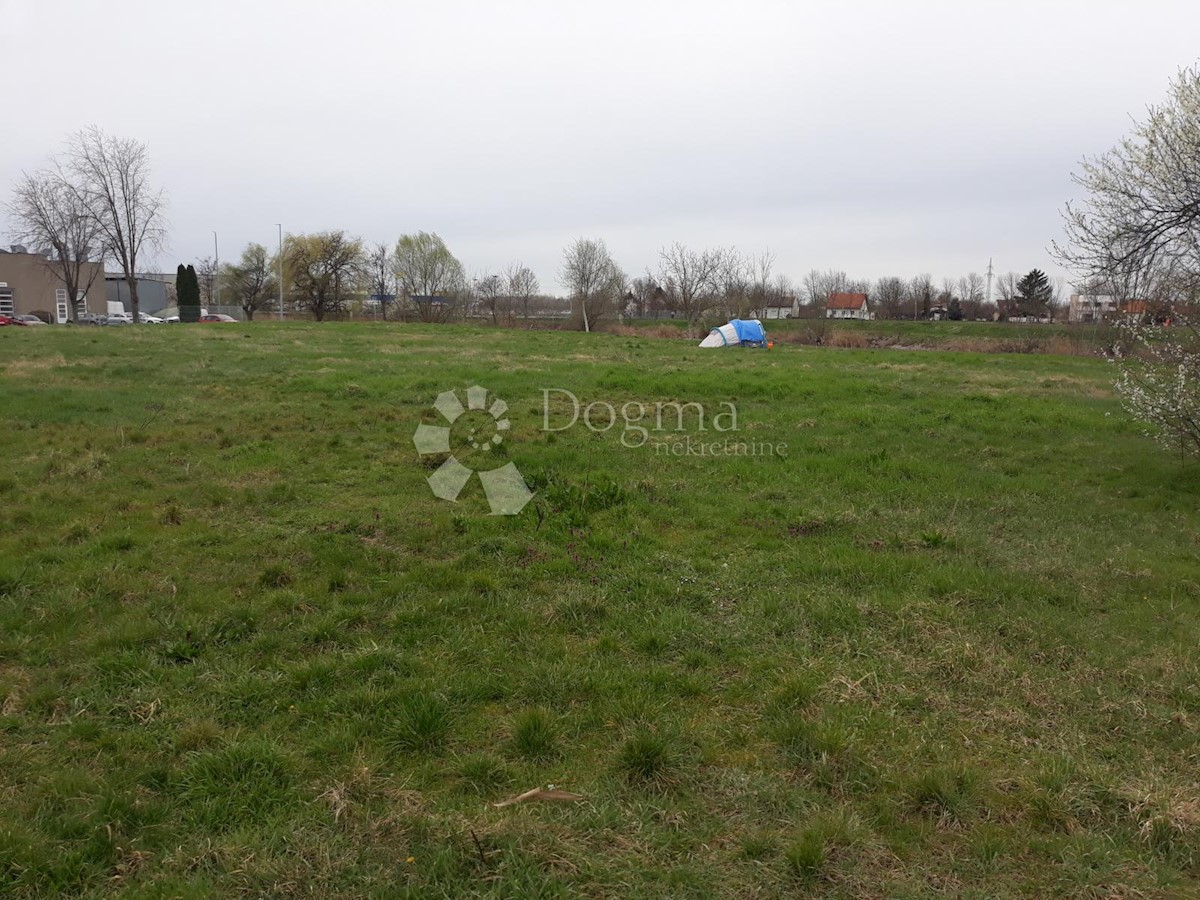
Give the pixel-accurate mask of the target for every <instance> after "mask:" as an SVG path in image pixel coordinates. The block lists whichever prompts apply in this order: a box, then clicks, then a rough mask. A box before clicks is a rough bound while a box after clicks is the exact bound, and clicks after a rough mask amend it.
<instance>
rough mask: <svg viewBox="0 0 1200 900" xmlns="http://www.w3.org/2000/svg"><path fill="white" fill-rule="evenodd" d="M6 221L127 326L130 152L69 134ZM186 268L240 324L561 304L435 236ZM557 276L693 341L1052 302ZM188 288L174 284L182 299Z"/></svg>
mask: <svg viewBox="0 0 1200 900" xmlns="http://www.w3.org/2000/svg"><path fill="white" fill-rule="evenodd" d="M10 211H11V213H12V220H13V223H14V227H13V234H14V236H15V237H16V238H17V239H18V240H20V241H22V242H24V243H27V244H29V245H31V246H33V247H34V248H37V249H38V250H42V249H45V250H46V251H47V253H48V254H49V256H50V259H51V261H52V263H53V267H54V270H55V273H56V274H57V276H58V277H59V279H60V280H61V281H62V282H63V284H64V286H65V287H66V288H67V292H68V295H69V296H72V297H79V296H80V295H81V294H84V293H86V291H87V290H88V288H89V287H90V286H91V284H90V281H89V279H90V278H94V273H95V269H94V267H91V266H86V265H84V264H85V263H88V262H95V261H99V260H102V259H109V260H114V261H115V262H116V263H117V265H118V266H119V268H120V270H121V272H122V275H123V277H124V279H125V280H126V282H127V284H128V287H129V297H130V303H131V306H132V312H133V314H134V318H135V320H136V318H137V313H138V291H137V287H138V283H137V277H136V273H137V272H138V271H139V269H141V268H144V264H145V262H146V259H147V257H148V256H150V255H151V254H153V253H155V252H156V251H158V250H160V249H161V248H162V245H163V242H164V238H165V235H166V219H165V211H166V197H165V194H164V193H163V191H162V190H161V189H157V188H155V187H154V186H153V184H152V183H151V179H150V169H149V155H148V152H147V149H146V147H145V145H144V144H141V143H139V142H137V141H134V140H130V139H126V138H118V137H114V136H111V135H108V134H105V133H104V132H103V131H101V130H100V129H98V128H95V127H93V128H88V129H85V130H83V131H80V132H78V133H76V134H74V135H72V136H71V137H70V138H69V139H68V141H67V145H66V148H65V151H64V152H63V153H62V154H60V155H58V156H55V157H52V158H51V160H50V162H49V164H48V165H47V166H46V167H45V168H43V169H42V170H40V171H38V172H36V173H34V174H32V175H29V174H25V175H23V176H22V177H21V179H20V180H19V181H18V183H17V184H16V186H15V187H14V189H13V196H12V202H11V203H10ZM184 268H185V269H186V268H187V267H186V266H185V267H184ZM192 269H193V271H192V273H191V274H190V275H189V278H190V277H194V278H195V280H196V282H197V286H198V289H199V302H200V303H202V304H204V305H209V306H211V305H216V304H217V301H218V294H221V295H222V296H223V297H224V298H228V299H229V300H230V301H232V302H230V303H229V305H236V306H239V307H240V308H241V309H242V311H243V314H244V315H245V317H246V318H248V319H253V318H254V315H255V314H256V313H258V312H260V311H262V310H265V309H268V308H272V307H273V306H274V305H275V304H277V303H278V302H279V300H280V299H281V298H280V294H281V293H282V300H283V303H284V304H285V305H286V306H287V307H288V308H290V309H293V310H298V311H303V312H305V313H307V314H309V315H311V316H312V317H313V318H314V319H316V320H318V321H323V320H325V319H329V318H339V317H341V316H344V315H346V314H347V313H348V312H349V311H351V310H352V309H354V308H359V309H363V308H367V309H372V310H375V311H376V314H377V315H379V316H381V317H383V318H385V319H388V318H397V317H405V318H415V319H418V320H420V321H425V322H445V321H449V320H451V319H454V318H458V317H464V316H476V317H478V316H484V317H486V318H489V319H490V320H491V321H492V322H493V323H495V324H497V325H503V324H512V323H514V322H516V321H517V320H519V319H520V320H525V321H528V320H530V319H531V318H532V317H535V316H537V315H539V314H545V313H547V312H549V311H550V310H553V311H554V312H558V311H559V309H560V308H561V302H562V301H559V300H557V299H556V298H552V297H547V296H546V295H545V294H543V293H542V292H541V285H540V284H539V282H538V278H537V276H536V275H535V274H534V272H533V270H532V269H530V268H529V266H527V265H525V264H523V263H521V262H519V261H516V262H513V263H512V264H510V265H509V266H508V267H507V268H505V269H504V270H503V271H484V272H482V273H479V274H476V275H473V276H469V275H468V274H467V270H466V268H465V267H464V266H463V264H462V262H461V261H460V260H459V259H458V258H457V257H456V256H455V255H454V254H453V253H452V252H451V251H450V249H449V248H448V247H447V246H446V243H445V241H444V240H443V239H442V238H441V237H439V236H438V235H437V234H435V233H430V232H425V231H418V232H415V233H411V234H405V235H402V236H401V237H400V238H399V239H398V240H397V241H396V243H395V244H394V245H388V244H372V245H368V244H367V243H365V242H364V241H363V240H362V239H361V238H359V237H355V236H353V235H350V234H348V233H347V232H345V231H342V230H332V231H321V232H314V233H309V234H289V235H287V236H286V237H285V239H284V240H283V244H282V248H281V250H280V251H279V252H277V253H274V254H273V253H271V252H270V251H268V250H267V248H266V247H264V246H263V245H262V244H258V243H251V244H249V245H247V246H246V247H245V248H244V249H243V250H242V252H241V254H240V257H239V258H238V259H237V260H235V261H233V262H229V263H225V264H224V265H221V266H218V265H217V264H216V262H215V261H214V260H212V259H211V258H209V259H202V260H199V261H198V262H197V263H196V264H195V265H194V266H193V267H192ZM558 276H559V282H560V284H561V285H562V286H563V287H564V288H565V289H566V293H567V300H569V302H570V317H571V321H572V322H573V323H574V324H575V325H576V326H577V327H579V328H581V329H583V330H585V331H591V330H593V329H594V328H596V327H597V325H599V324H601V323H603V322H604V321H605V320H607V319H612V318H615V317H618V316H621V317H645V316H663V315H669V316H671V317H674V318H678V319H681V320H682V321H684V322H685V323H686V325H687V328H688V330H689V332H690V333H694V332H695V331H696V330H697V328H698V327H699V326H701V325H702V324H705V323H706V322H707V321H708V320H710V319H713V318H720V317H726V316H727V317H731V318H732V317H743V318H745V317H748V316H753V315H757V316H760V317H762V316H765V315H767V313H766V310H767V309H769V308H771V307H779V308H782V307H788V306H792V305H794V306H796V307H797V308H798V310H799V311H800V313H801V314H805V313H807V314H810V315H819V314H821V311H822V310H823V308H824V305H825V303H826V301H827V300H828V298H829V295H830V294H832V293H838V292H860V293H865V294H868V295H869V297H870V300H871V303H872V308H873V310H874V312H875V313H876V315H879V316H881V317H885V318H924V317H926V316H928V315H929V313H930V310H931V309H934V308H935V307H940V308H944V309H945V310H946V311H947V313H946V315H947V317H949V318H952V319H956V318H968V319H976V318H992V317H993V316H994V315H999V316H1000V317H1006V318H1011V317H1014V316H1022V317H1031V318H1044V317H1050V318H1053V317H1054V315H1055V312H1056V309H1057V308H1058V307H1059V306H1060V305H1061V303H1062V300H1063V286H1062V284H1061V283H1059V284H1057V285H1052V284H1051V283H1050V282H1049V280H1048V279H1047V278H1046V276H1045V275H1044V274H1043V273H1041V272H1040V271H1038V270H1036V269H1035V270H1033V271H1031V272H1030V273H1028V274H1027V275H1025V276H1024V277H1021V276H1018V275H1017V274H1016V273H1008V274H1006V275H1002V276H1000V277H999V278H998V279H997V280H996V282H995V285H994V291H993V294H994V296H995V302H994V303H992V302H990V301H989V298H988V297H987V292H986V289H985V280H984V278H983V276H981V275H980V274H978V273H975V272H972V273H970V274H968V275H965V276H963V277H961V278H956V279H952V278H946V279H943V280H942V281H941V282H940V283H935V281H934V279H933V277H932V276H931V275H929V274H920V275H917V276H915V277H910V278H902V277H899V276H888V277H884V278H880V279H877V280H874V281H868V280H862V279H854V278H851V277H849V276H848V275H847V274H846V273H845V272H842V271H836V270H824V271H822V270H817V269H814V270H812V271H810V272H809V273H808V274H807V275H805V276H804V277H803V278H802V279H801V281H800V282H799V284H796V283H794V282H793V281H792V280H791V279H790V278H789V277H788V276H786V275H783V274H779V273H776V272H775V255H774V254H773V253H771V252H769V251H766V252H762V253H759V254H750V255H748V254H745V253H742V252H740V251H738V250H737V249H735V248H732V247H717V248H703V249H695V248H691V247H687V246H685V245H683V244H681V243H672V244H670V245H667V246H664V247H663V248H662V249H661V250H660V251H659V254H658V261H657V265H656V266H654V267H652V268H651V267H648V268H647V269H646V270H645V271H644V272H643V273H642V274H640V275H636V276H630V275H629V274H628V273H626V272H625V270H624V269H623V268H622V267H621V266H620V265H619V264H618V263H617V261H616V260H615V259H614V258H613V255H612V253H611V252H610V251H609V249H608V247H607V245H606V244H605V242H604V241H603V240H600V239H594V238H580V239H578V240H575V241H573V242H571V243H570V244H569V245H568V246H567V247H566V248H565V249H564V251H563V258H562V264H561V267H560V270H559V273H558ZM281 277H282V291H281V285H280V278H281ZM85 281H86V282H87V283H84V282H85ZM190 286H191V283H190V281H189V291H190ZM177 290H178V287H177ZM180 306H181V308H182V306H183V304H182V302H180ZM71 315H72V316H74V315H75V308H74V305H73V304H72V305H71Z"/></svg>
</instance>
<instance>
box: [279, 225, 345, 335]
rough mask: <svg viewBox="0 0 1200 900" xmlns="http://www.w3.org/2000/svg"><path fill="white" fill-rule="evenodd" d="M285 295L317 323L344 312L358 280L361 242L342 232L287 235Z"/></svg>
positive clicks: (285, 247)
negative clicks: (287, 287)
mask: <svg viewBox="0 0 1200 900" xmlns="http://www.w3.org/2000/svg"><path fill="white" fill-rule="evenodd" d="M283 253H284V260H285V262H286V265H287V272H288V277H289V278H290V283H289V284H290V288H291V289H290V291H289V294H290V295H291V296H292V297H293V298H294V300H295V302H296V303H297V304H298V305H299V306H300V307H301V309H306V310H308V311H309V312H310V313H312V317H313V318H314V319H316V320H317V321H318V322H323V321H324V320H325V318H326V317H327V316H331V315H339V314H341V313H342V312H344V311H345V309H346V306H347V304H348V302H349V300H350V295H351V294H352V293H353V292H354V291H355V290H356V288H357V287H358V285H359V283H360V282H361V280H362V274H363V265H364V260H365V257H364V254H363V246H362V241H360V240H358V239H357V238H350V237H347V236H346V233H345V232H344V231H322V232H319V233H317V234H298V235H288V238H287V240H286V241H285V242H284V246H283Z"/></svg>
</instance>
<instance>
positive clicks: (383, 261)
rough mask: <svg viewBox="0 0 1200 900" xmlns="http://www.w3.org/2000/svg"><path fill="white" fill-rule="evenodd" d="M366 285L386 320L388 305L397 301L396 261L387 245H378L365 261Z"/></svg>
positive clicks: (372, 249)
mask: <svg viewBox="0 0 1200 900" xmlns="http://www.w3.org/2000/svg"><path fill="white" fill-rule="evenodd" d="M364 278H365V281H364V284H365V285H366V288H367V294H368V295H369V296H370V297H372V298H374V299H375V301H376V302H377V303H378V304H379V311H380V313H381V314H382V316H383V318H384V319H387V317H388V304H389V303H391V302H394V301H395V299H396V261H395V258H394V257H393V255H392V251H391V250H389V249H388V246H387V244H376V245H375V246H374V247H373V248H371V252H370V253H368V254H367V257H366V260H365V261H364Z"/></svg>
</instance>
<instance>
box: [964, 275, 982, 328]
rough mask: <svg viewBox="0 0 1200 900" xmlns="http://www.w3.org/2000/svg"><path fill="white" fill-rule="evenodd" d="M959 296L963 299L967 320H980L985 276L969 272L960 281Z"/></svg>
mask: <svg viewBox="0 0 1200 900" xmlns="http://www.w3.org/2000/svg"><path fill="white" fill-rule="evenodd" d="M958 295H959V296H960V297H961V298H962V302H963V312H964V314H965V315H966V318H968V319H971V320H972V321H974V320H975V319H977V318H979V311H980V307H981V305H982V303H983V301H984V296H983V276H982V275H980V274H979V273H978V272H968V273H967V274H966V275H964V276H963V277H962V278H960V279H958Z"/></svg>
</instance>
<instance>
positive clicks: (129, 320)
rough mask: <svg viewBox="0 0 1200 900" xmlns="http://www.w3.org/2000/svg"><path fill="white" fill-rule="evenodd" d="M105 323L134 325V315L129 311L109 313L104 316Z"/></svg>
mask: <svg viewBox="0 0 1200 900" xmlns="http://www.w3.org/2000/svg"><path fill="white" fill-rule="evenodd" d="M104 324H105V325H132V324H133V316H131V315H130V314H129V313H109V314H108V315H107V316H105V317H104Z"/></svg>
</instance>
